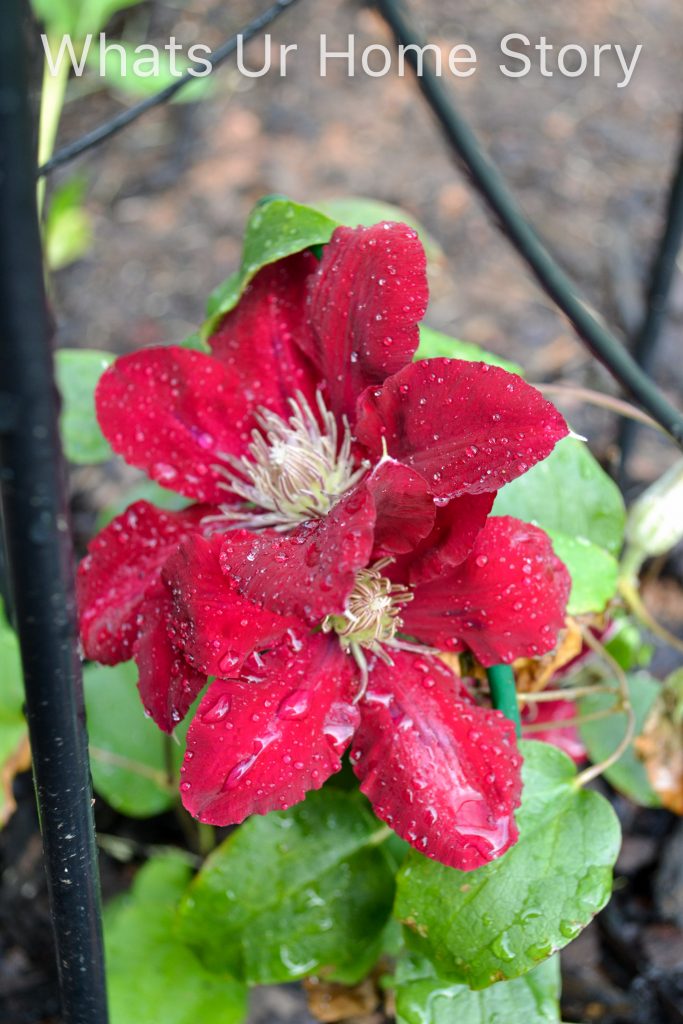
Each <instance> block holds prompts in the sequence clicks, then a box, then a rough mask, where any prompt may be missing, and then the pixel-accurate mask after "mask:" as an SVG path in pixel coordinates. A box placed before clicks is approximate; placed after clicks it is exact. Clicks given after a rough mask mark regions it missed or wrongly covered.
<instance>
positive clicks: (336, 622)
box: [322, 558, 429, 701]
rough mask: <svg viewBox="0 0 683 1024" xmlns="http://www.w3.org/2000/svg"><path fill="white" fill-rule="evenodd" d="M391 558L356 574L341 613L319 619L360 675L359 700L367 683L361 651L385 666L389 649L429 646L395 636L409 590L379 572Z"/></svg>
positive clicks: (417, 648)
mask: <svg viewBox="0 0 683 1024" xmlns="http://www.w3.org/2000/svg"><path fill="white" fill-rule="evenodd" d="M392 561H393V559H391V558H383V559H381V560H380V561H379V562H376V563H375V565H373V566H371V567H370V568H368V569H361V570H360V572H359V573H357V575H356V582H355V586H354V588H353V590H352V592H351V594H350V595H349V598H348V600H347V603H346V608H345V609H344V611H343V613H342V614H341V615H328V616H327V618H326V619H325V620H324V621H323V624H322V630H323V632H324V633H332V632H334V633H336V634H337V636H338V637H339V642H340V644H341V645H342V647H343V648H344V649H345V650H347V651H349V653H350V654H351V655H353V658H354V660H355V661H356V664H357V665H358V668H359V669H360V674H361V685H360V687H359V690H358V693H357V694H356V701H359V700H360V699H361V697H362V696H363V694H364V693H365V690H366V688H367V683H368V663H367V658H366V655H365V651H366V650H367V651H370V652H371V653H372V654H375V655H377V657H379V658H381V659H382V661H384V662H385V663H386V664H387V665H393V661H392V660H391V655H390V654H389V650H391V649H392V648H393V649H395V650H407V651H419V652H420V653H425V652H426V651H428V650H429V648H426V647H423V646H422V645H420V646H417V645H415V644H411V643H407V642H406V641H404V640H400V639H398V637H397V636H396V634H397V632H398V631H399V630H400V628H401V626H402V624H403V623H402V621H401V610H402V608H403V607H404V605H406V604H407V603H408V601H412V599H413V594H412V592H411V591H410V590H409V589H408V588H407V587H404V586H401V585H400V584H396V583H392V582H391V580H389V579H387V577H386V576H383V575H382V569H385V568H386V567H387V566H388V565H390V564H391V562H392Z"/></svg>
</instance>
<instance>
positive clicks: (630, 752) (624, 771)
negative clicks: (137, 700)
mask: <svg viewBox="0 0 683 1024" xmlns="http://www.w3.org/2000/svg"><path fill="white" fill-rule="evenodd" d="M628 688H629V695H630V699H631V705H632V707H633V711H634V713H635V718H636V728H635V734H636V736H637V735H638V733H640V732H641V731H642V729H643V726H644V724H645V719H646V718H647V716H648V713H649V711H650V708H651V707H652V705H653V704H654V702H655V699H656V697H657V694H658V693H659V692H660V690H661V684H660V683H658V682H657V680H656V679H653V678H652V676H650V675H648V674H647V672H633V673H631V674H630V675H629V676H628ZM613 705H614V696H613V695H610V694H608V693H596V694H591V696H589V697H584V698H582V700H581V701H580V702H579V704H578V710H579V714H580V715H582V716H583V715H592V714H595V713H596V712H600V711H604V710H605V709H606V708H609V707H611V706H613ZM626 724H627V723H626V713H625V712H621V713H620V714H615V715H610V716H609V717H607V718H598V719H595V720H594V721H592V722H584V723H583V725H581V726H580V730H581V739H582V740H583V742H584V744H585V746H586V750H587V751H588V754H589V757H590V759H591V760H592V761H594V762H595V763H598V762H599V761H603V760H604V759H605V758H607V757H609V755H610V754H612V753H613V752H614V751H615V750H616V749H617V747H618V746H619V744H620V742H621V740H622V739H623V737H624V733H625V732H626ZM605 777H606V778H607V779H608V781H609V782H611V783H612V785H613V786H614V788H615V789H618V790H619V791H620V792H621V793H624V795H625V796H627V797H630V799H631V800H634V801H635V802H636V803H637V804H642V805H643V806H644V807H659V806H660V803H661V802H660V799H659V797H658V796H657V794H656V793H655V791H654V790H653V788H652V786H651V785H650V782H649V780H648V777H647V772H646V771H645V766H644V765H643V763H642V761H640V760H639V758H638V756H637V755H636V752H635V750H634V749H633V744H632V743H630V744H629V746H628V747H627V748H626V751H625V752H624V753H623V754H622V756H621V757H620V758H619V760H618V761H617V762H616V764H613V765H612V766H611V767H610V768H608V769H607V771H606V772H605Z"/></svg>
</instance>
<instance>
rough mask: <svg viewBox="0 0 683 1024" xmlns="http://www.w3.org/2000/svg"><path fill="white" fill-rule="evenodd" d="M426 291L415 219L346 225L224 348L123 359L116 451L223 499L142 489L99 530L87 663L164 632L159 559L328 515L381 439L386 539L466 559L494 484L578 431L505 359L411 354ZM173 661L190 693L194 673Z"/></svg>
mask: <svg viewBox="0 0 683 1024" xmlns="http://www.w3.org/2000/svg"><path fill="white" fill-rule="evenodd" d="M426 303H427V283H426V274H425V257H424V252H423V250H422V247H421V245H420V243H419V241H418V239H417V236H416V234H415V232H414V231H412V230H411V229H409V228H407V227H406V226H405V225H400V224H388V223H385V224H380V225H377V226H375V227H373V228H357V229H354V230H351V229H347V228H339V229H338V230H337V231H336V232H335V234H334V236H333V238H332V240H331V242H330V243H329V245H327V246H326V247H325V250H324V255H323V258H322V260H321V261H320V262H319V263H318V261H317V260H316V259H315V257H314V256H313V255H312V254H311V253H309V252H305V253H301V254H299V255H297V256H293V257H290V258H288V259H284V260H280V261H279V262H277V263H274V264H272V265H270V266H268V267H266V268H265V269H263V270H262V271H260V273H259V274H257V276H256V277H255V279H254V280H253V281H252V283H251V284H250V285H249V287H248V288H247V290H246V292H245V294H244V295H243V297H242V299H241V301H240V303H239V305H238V306H237V308H236V309H235V310H234V311H233V312H231V313H229V314H228V315H227V316H226V317H225V318H224V319H223V321H222V322H221V324H220V325H219V328H218V330H217V332H216V333H215V334H214V336H213V337H212V338H211V339H210V342H209V344H210V347H211V350H212V354H211V355H207V354H204V353H201V352H195V351H190V350H186V349H182V348H176V347H163V348H152V349H147V350H144V351H141V352H136V353H134V354H132V355H129V356H124V357H122V358H120V359H117V360H116V362H115V363H114V365H113V366H112V367H111V368H110V369H109V370H108V371H107V372H106V373H105V374H104V375H103V377H102V380H101V381H100V384H99V386H98V389H97V394H96V405H97V413H98V418H99V421H100V425H101V427H102V430H103V432H104V434H105V435H106V437H107V438H108V440H109V441H110V443H111V444H112V446H113V448H114V449H115V450H116V451H117V452H119V453H121V454H122V455H123V456H124V457H125V458H126V460H127V461H128V462H129V463H131V465H134V466H136V467H139V468H142V469H144V470H146V471H147V472H148V473H149V475H150V476H151V477H152V478H153V479H154V480H157V481H158V482H159V483H161V484H162V485H164V486H167V487H170V488H172V489H173V490H176V491H179V492H180V493H182V494H185V495H187V496H188V497H189V498H192V499H196V500H198V501H200V502H202V503H205V506H212V507H203V508H200V507H194V508H192V509H189V510H187V511H186V512H182V513H174V514H167V513H164V512H161V511H160V510H158V509H156V508H154V507H153V506H151V505H149V504H147V503H137V504H136V505H135V506H133V507H132V508H131V509H129V510H128V511H127V512H126V513H124V515H123V516H120V517H118V519H116V520H115V521H114V522H113V524H111V525H110V526H109V527H107V529H106V530H104V531H103V532H102V533H101V534H100V535H99V537H97V538H96V539H95V541H94V542H93V544H92V545H91V547H90V554H89V557H88V558H87V559H86V560H85V561H84V562H83V563H82V565H81V570H80V575H79V604H80V608H81V625H82V636H83V645H84V649H85V653H86V655H87V656H88V657H90V658H92V659H94V660H98V661H103V662H105V663H107V664H114V663H116V662H117V661H121V660H125V659H126V658H130V657H131V655H132V654H133V653H134V652H135V649H136V646H137V645H138V643H141V642H143V641H142V640H141V637H142V635H143V634H144V633H145V632H148V631H150V630H151V631H154V630H155V629H157V630H158V622H159V614H160V610H159V601H160V600H161V597H160V596H159V592H158V591H157V590H156V584H157V582H158V579H159V572H160V569H161V566H162V565H163V563H164V561H165V559H166V558H167V557H168V555H169V554H171V553H172V551H173V550H174V548H175V547H176V546H177V544H178V542H179V540H180V539H182V537H183V536H185V535H187V534H188V533H191V532H196V531H198V530H204V531H205V530H206V529H207V528H209V527H213V528H214V529H227V528H229V527H233V526H240V525H241V526H245V527H250V528H255V529H261V528H264V527H271V528H274V529H275V530H278V531H283V532H284V531H287V530H291V529H293V528H295V527H296V526H297V525H299V524H300V523H302V522H305V521H307V520H309V519H311V520H316V519H319V518H321V517H324V516H326V515H327V514H328V513H329V512H330V511H331V510H332V509H333V508H334V506H335V503H336V502H338V501H339V500H340V498H342V497H343V496H344V495H346V494H348V493H349V492H351V491H353V489H354V488H355V487H356V486H358V485H359V483H360V481H361V479H362V478H363V476H364V475H366V474H367V473H368V471H369V470H370V469H371V468H372V467H373V466H374V467H377V466H378V464H380V463H383V462H385V461H386V460H384V455H385V452H388V454H389V456H391V462H390V463H389V464H386V465H384V468H383V469H382V470H381V472H376V473H374V474H373V475H372V486H373V488H374V491H375V493H374V500H375V502H376V505H377V517H376V531H377V538H376V539H377V546H378V548H379V549H381V550H382V551H383V552H384V553H386V554H401V553H405V552H408V551H410V550H411V549H412V548H413V547H414V545H415V544H416V543H418V542H419V541H421V540H426V539H427V538H428V539H429V543H426V544H425V547H424V551H423V556H424V560H425V565H424V568H425V569H426V568H428V563H429V562H430V561H431V562H432V563H438V564H441V565H443V566H444V567H447V566H449V565H456V564H458V562H459V561H461V560H462V558H464V556H465V554H466V553H467V552H468V551H469V550H470V549H471V547H472V544H473V543H474V538H475V537H476V534H477V532H478V530H479V529H480V528H481V527H482V526H483V523H484V521H485V518H486V515H487V514H488V512H489V510H490V508H491V505H492V502H493V498H494V496H495V491H496V489H497V488H498V487H500V486H501V485H502V484H504V483H505V482H506V481H508V480H511V479H513V478H514V477H516V476H518V475H519V474H521V473H523V472H524V471H525V470H526V469H527V468H529V467H530V466H531V465H532V464H534V463H535V462H537V461H539V460H540V459H542V458H545V456H547V455H548V454H549V452H550V451H551V450H552V448H553V446H554V444H555V443H556V441H557V440H559V439H560V438H561V437H563V436H564V435H565V434H566V433H567V427H566V424H565V422H564V420H563V419H562V417H561V416H560V414H559V413H558V412H557V411H556V410H555V409H554V407H553V406H552V405H551V404H550V403H549V402H546V401H545V400H544V399H543V398H542V397H541V395H540V394H539V393H538V392H537V391H535V390H534V389H533V388H531V387H529V385H527V384H526V383H524V381H522V380H521V379H520V378H518V377H516V376H514V375H511V374H508V373H505V372H504V371H503V370H500V369H498V368H494V367H488V366H485V365H482V364H474V363H465V362H462V361H458V360H444V359H433V360H427V361H422V362H418V363H411V359H412V357H413V355H414V353H415V351H416V348H417V344H418V340H419V331H418V322H419V320H421V318H422V316H423V315H424V311H425V308H426ZM454 499H457V500H454ZM449 503H450V504H449ZM415 571H416V572H419V571H420V570H419V569H417V568H416V569H415ZM148 591H149V592H150V593H149V607H148V608H146V607H145V606H146V604H147V596H146V595H147V592H148ZM167 610H168V609H166V611H167ZM166 657H167V659H168V660H169V661H172V662H174V663H175V655H174V654H173V652H168V653H167V655H166ZM176 667H177V668H178V671H179V674H180V675H183V674H184V678H183V679H182V680H180V678H179V681H178V686H179V688H180V689H183V690H184V691H185V694H186V697H188V698H189V695H190V693H191V691H193V690H195V689H196V680H192V679H190V678H187V672H185V670H184V669H182V670H181V669H180V668H179V667H178V666H176Z"/></svg>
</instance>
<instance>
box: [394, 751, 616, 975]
mask: <svg viewBox="0 0 683 1024" xmlns="http://www.w3.org/2000/svg"><path fill="white" fill-rule="evenodd" d="M521 749H522V752H523V754H524V766H523V779H524V793H523V798H522V806H521V808H520V809H519V811H518V812H517V823H518V825H519V831H520V838H519V841H518V842H517V843H516V844H515V846H513V847H512V848H511V849H510V850H508V851H507V853H505V854H504V855H503V856H502V857H500V858H499V859H498V860H495V861H492V862H491V863H490V864H486V865H485V866H484V867H482V868H478V869H477V870H476V871H469V872H463V871H457V870H455V869H453V868H447V867H444V865H443V864H437V863H435V862H434V861H431V860H428V859H427V858H426V857H423V856H422V855H421V854H418V853H417V852H416V851H413V852H411V853H410V855H409V856H408V858H407V859H406V861H405V864H404V866H403V867H402V869H401V871H400V872H399V875H398V895H397V900H396V910H395V913H396V915H397V916H398V917H399V919H400V920H401V921H402V922H403V923H404V924H405V925H406V926H407V938H408V941H409V943H410V945H411V946H412V947H413V948H414V949H415V951H416V952H418V953H421V954H422V955H423V956H426V957H428V958H429V959H430V960H431V961H432V963H433V964H434V967H435V970H436V971H437V973H438V974H439V975H441V976H442V977H445V978H449V979H452V980H454V981H458V982H461V983H463V984H467V985H469V986H470V987H471V988H474V989H480V988H485V987H486V986H487V985H490V984H492V983H493V982H496V981H503V980H506V979H510V978H516V977H519V975H521V974H525V973H526V972H527V971H529V970H531V968H533V967H535V966H536V965H537V964H538V963H539V962H540V961H542V960H545V959H546V958H547V957H549V956H550V955H551V954H552V953H554V952H555V951H556V950H558V949H561V948H562V947H563V946H566V944H567V943H568V942H569V941H570V940H571V939H572V938H575V936H576V935H577V934H578V933H579V932H580V931H581V929H582V928H584V927H585V926H586V925H587V924H588V923H589V921H590V920H591V919H592V917H593V916H594V915H595V914H596V913H597V912H598V911H599V910H601V909H602V907H603V906H604V905H605V903H606V902H607V900H608V898H609V894H610V891H611V887H612V867H613V865H614V861H615V860H616V857H617V853H618V851H619V823H618V821H617V818H616V815H615V814H614V811H613V810H612V808H611V807H610V805H609V803H608V802H607V801H606V800H605V799H604V797H602V796H600V794H598V793H595V792H593V791H589V790H583V789H580V788H577V787H576V785H575V779H576V768H575V766H574V764H573V762H572V761H571V760H570V759H569V758H568V757H567V755H566V754H564V753H562V751H561V750H558V749H557V748H556V747H552V746H550V745H548V744H545V743H538V742H529V741H526V742H523V743H522V744H521Z"/></svg>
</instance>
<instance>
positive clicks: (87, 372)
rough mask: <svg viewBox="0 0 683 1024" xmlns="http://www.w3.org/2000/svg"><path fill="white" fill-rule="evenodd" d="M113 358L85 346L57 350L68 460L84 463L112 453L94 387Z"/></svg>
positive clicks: (63, 434)
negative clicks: (99, 417)
mask: <svg viewBox="0 0 683 1024" xmlns="http://www.w3.org/2000/svg"><path fill="white" fill-rule="evenodd" d="M114 358H115V357H114V356H113V355H111V353H109V352H97V351H95V350H94V349H88V348H63V349H60V351H59V352H57V356H56V359H55V371H56V375H57V385H58V387H59V390H60V392H61V395H62V415H61V418H60V426H61V431H62V443H63V445H64V453H65V455H66V457H67V459H69V461H70V462H75V463H77V464H78V465H86V464H88V463H92V462H104V461H105V459H108V458H110V457H111V448H110V447H109V445H108V443H107V441H106V440H105V438H104V436H103V434H102V431H101V430H100V427H99V424H98V422H97V416H96V415H95V388H96V387H97V382H98V381H99V379H100V377H101V376H102V374H103V373H104V371H105V370H106V369H107V367H108V366H110V365H111V364H112V363H113V361H114Z"/></svg>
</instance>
